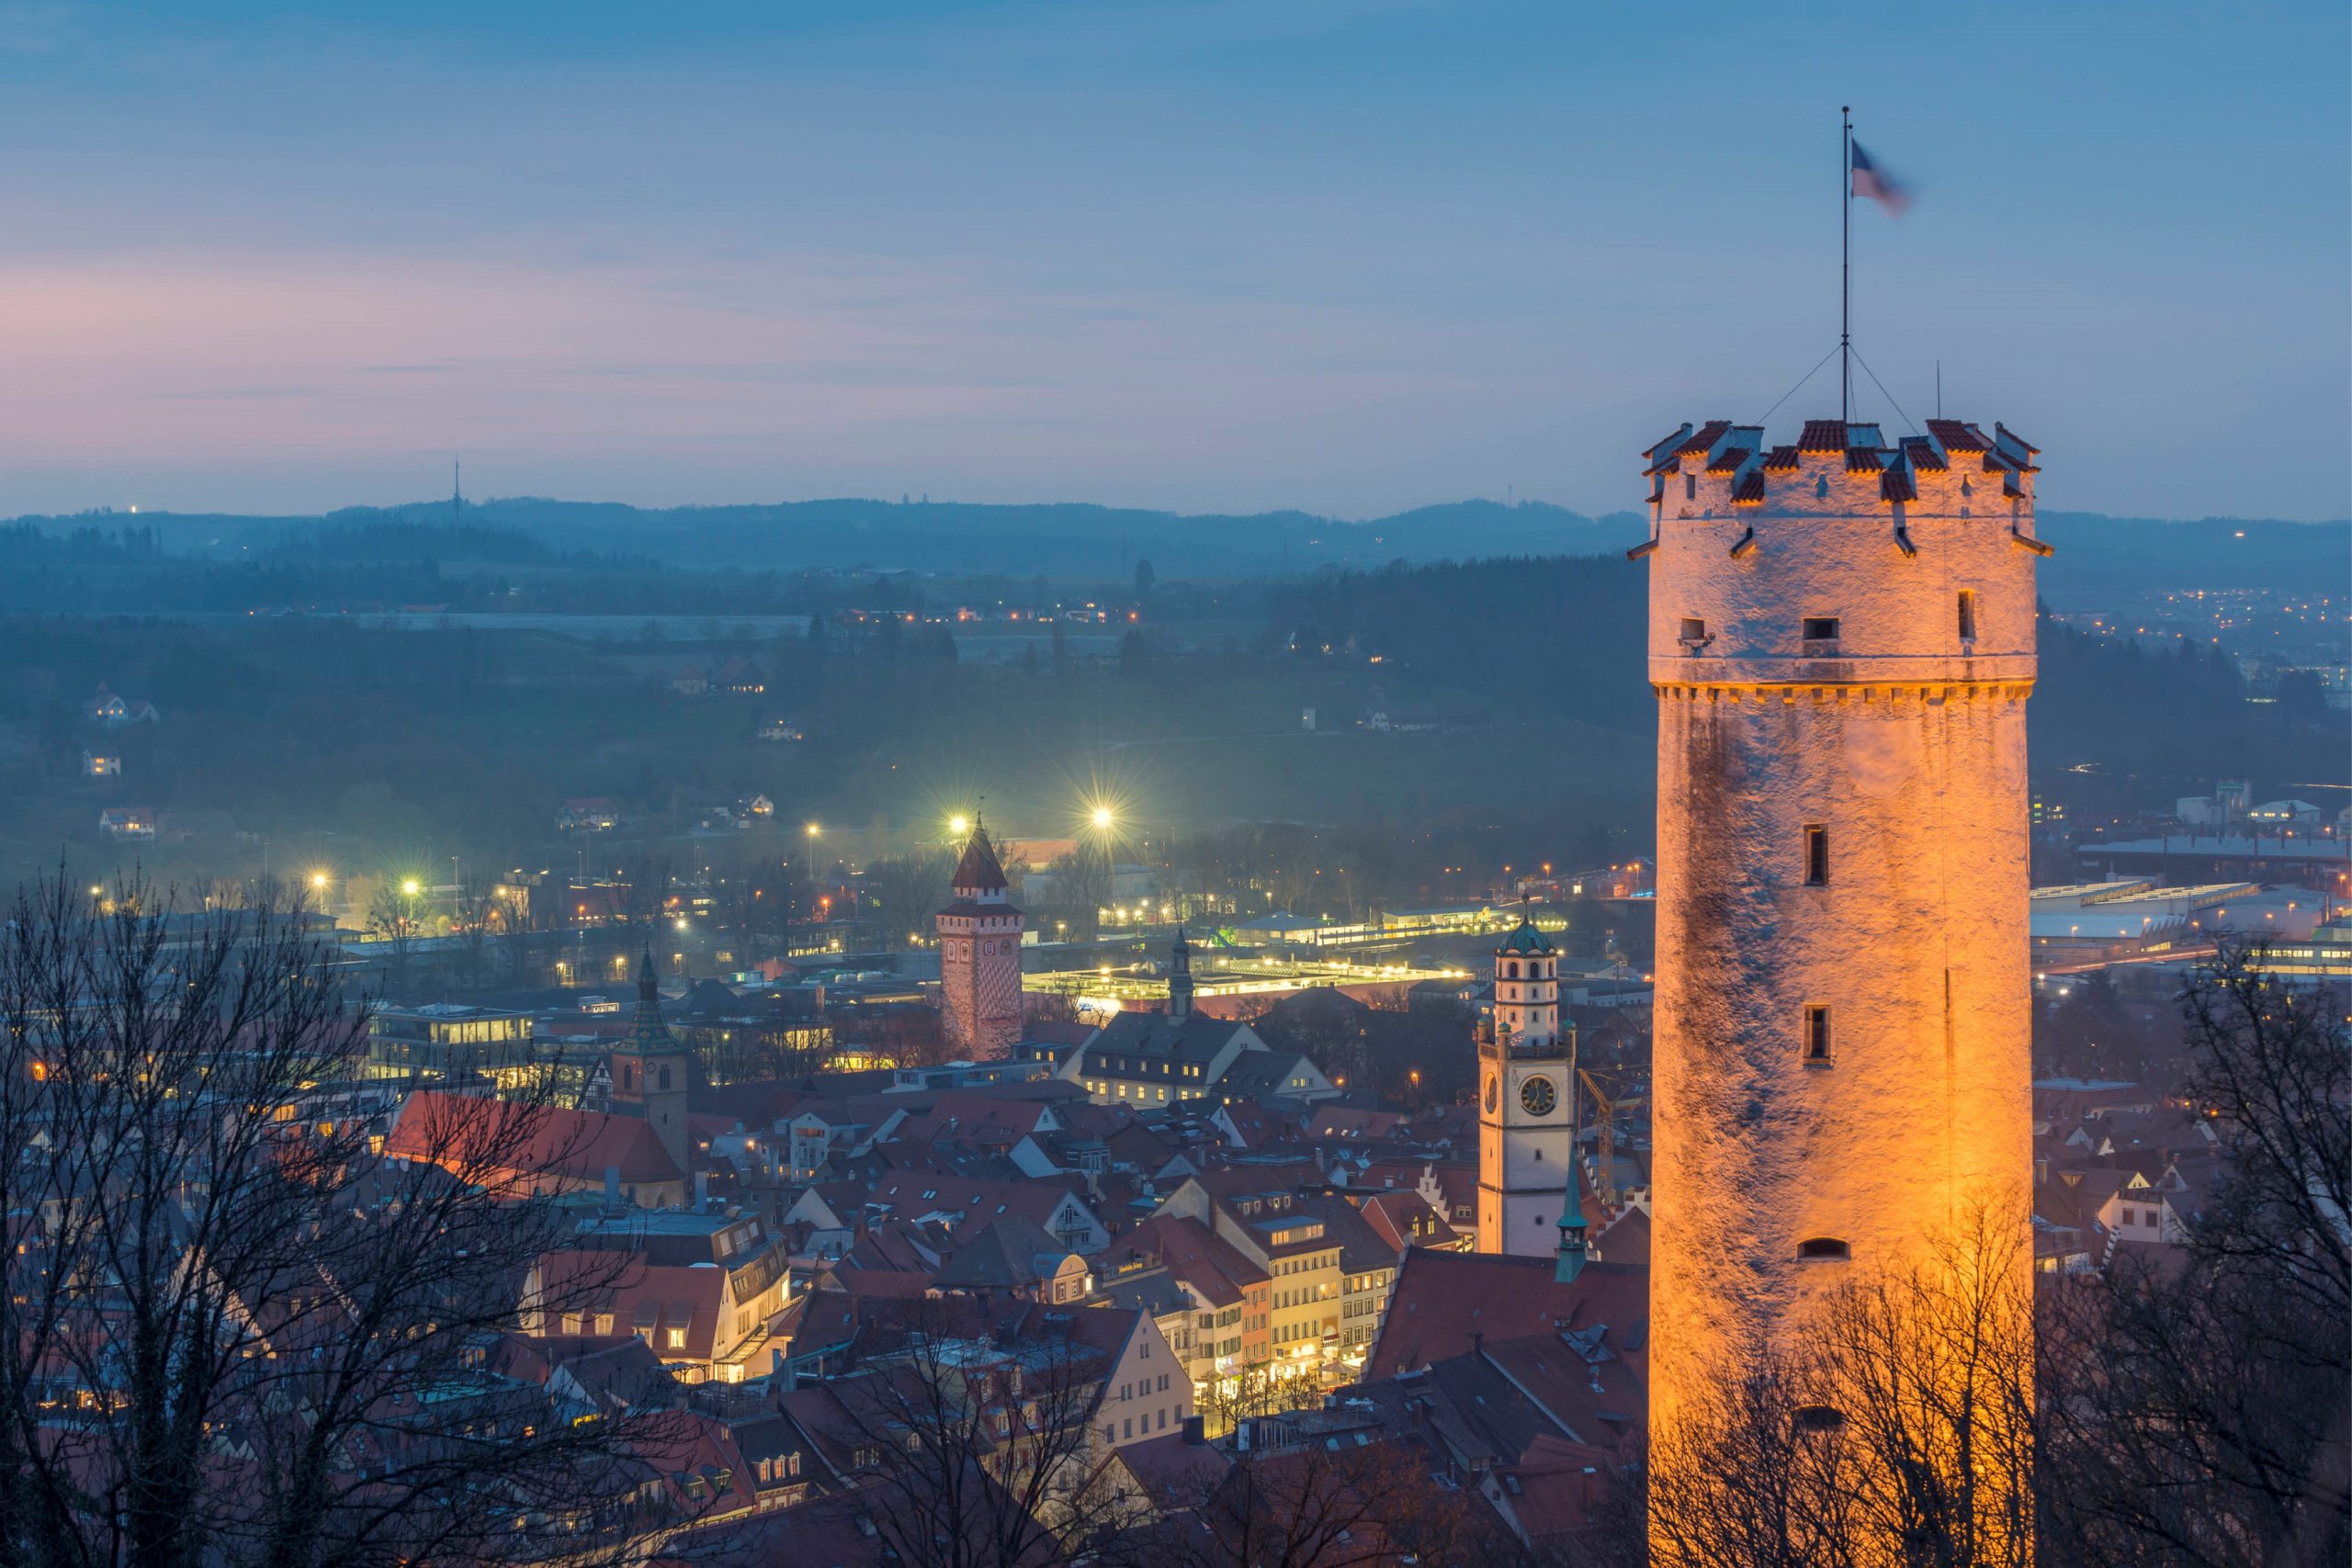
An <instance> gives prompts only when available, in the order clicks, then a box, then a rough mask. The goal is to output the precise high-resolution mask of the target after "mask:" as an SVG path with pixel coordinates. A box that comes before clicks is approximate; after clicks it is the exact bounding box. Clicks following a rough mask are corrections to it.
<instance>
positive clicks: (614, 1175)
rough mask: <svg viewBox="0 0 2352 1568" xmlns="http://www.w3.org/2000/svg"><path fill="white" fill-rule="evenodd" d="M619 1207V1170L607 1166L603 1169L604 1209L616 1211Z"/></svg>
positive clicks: (612, 1166) (616, 1167) (613, 1166)
mask: <svg viewBox="0 0 2352 1568" xmlns="http://www.w3.org/2000/svg"><path fill="white" fill-rule="evenodd" d="M620 1206H621V1168H620V1167H619V1166H616V1165H608V1166H606V1167H605V1208H607V1209H617V1208H619V1207H620Z"/></svg>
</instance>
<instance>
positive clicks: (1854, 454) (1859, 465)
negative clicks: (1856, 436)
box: [1846, 446, 1886, 474]
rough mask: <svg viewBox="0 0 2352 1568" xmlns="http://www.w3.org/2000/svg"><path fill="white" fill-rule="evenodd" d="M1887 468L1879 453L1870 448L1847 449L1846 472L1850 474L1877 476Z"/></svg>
mask: <svg viewBox="0 0 2352 1568" xmlns="http://www.w3.org/2000/svg"><path fill="white" fill-rule="evenodd" d="M1885 467H1886V464H1885V462H1884V461H1883V459H1881V458H1880V457H1879V455H1878V453H1877V452H1876V451H1875V450H1874V449H1872V448H1871V447H1868V446H1849V447H1847V448H1846V471H1847V472H1848V473H1849V474H1875V473H1877V472H1879V471H1880V470H1882V469H1883V468H1885Z"/></svg>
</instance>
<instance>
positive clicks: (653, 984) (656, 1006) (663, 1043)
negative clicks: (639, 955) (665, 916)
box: [628, 943, 678, 1055]
mask: <svg viewBox="0 0 2352 1568" xmlns="http://www.w3.org/2000/svg"><path fill="white" fill-rule="evenodd" d="M628 1043H629V1048H630V1049H631V1050H634V1051H636V1052H638V1053H639V1055H655V1054H658V1053H660V1052H663V1051H675V1050H676V1049H677V1048H678V1042H677V1039H676V1037H675V1036H673V1035H672V1034H671V1032H670V1025H669V1024H668V1022H667V1021H664V1020H663V1019H662V988H661V986H660V984H659V983H658V982H657V981H656V980H655V978H654V974H653V948H652V946H651V944H650V943H649V944H648V945H647V947H646V949H645V957H644V959H643V960H642V961H641V962H640V963H639V966H638V971H637V1015H636V1016H635V1017H634V1018H632V1019H630V1020H629V1026H628Z"/></svg>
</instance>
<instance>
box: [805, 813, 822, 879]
mask: <svg viewBox="0 0 2352 1568" xmlns="http://www.w3.org/2000/svg"><path fill="white" fill-rule="evenodd" d="M823 830H824V829H820V828H819V827H818V826H817V824H815V823H814V822H811V823H809V852H808V866H809V881H810V882H812V883H813V882H815V881H816V880H817V837H818V835H819V834H820V833H821V832H822V831H823Z"/></svg>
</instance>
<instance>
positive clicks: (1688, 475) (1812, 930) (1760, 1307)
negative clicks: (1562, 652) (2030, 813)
mask: <svg viewBox="0 0 2352 1568" xmlns="http://www.w3.org/2000/svg"><path fill="white" fill-rule="evenodd" d="M2034 453H2035V449H2034V448H2033V447H2032V446H2029V445H2028V444H2027V443H2025V442H2024V441H2023V440H2021V439H2019V438H2018V436H2017V435H2015V434H2012V433H2011V432H2009V431H2007V430H2006V429H2004V428H2002V427H2001V426H1999V425H1997V424H1996V425H1995V426H1994V434H1992V435H1990V436H1987V435H1986V434H1985V433H1984V432H1983V431H1982V430H1981V429H1980V428H1979V427H1977V426H1976V425H1974V424H1972V423H1966V422H1964V421H1961V420H1943V419H1938V420H1931V421H1929V422H1928V434H1925V435H1921V436H1912V437H1906V438H1905V439H1902V440H1900V441H1897V442H1892V443H1891V442H1888V441H1887V440H1885V439H1884V438H1883V436H1882V434H1881V433H1880V431H1879V429H1878V427H1877V426H1875V425H1869V424H1861V423H1847V422H1844V421H1840V420H1814V421H1810V422H1808V423H1806V424H1805V426H1804V433H1803V434H1802V436H1801V437H1800V438H1799V440H1798V441H1797V442H1796V443H1795V444H1794V445H1792V446H1767V445H1766V442H1765V439H1764V432H1763V430H1762V429H1761V428H1759V427H1756V426H1736V425H1733V424H1731V423H1728V422H1725V421H1716V422H1713V423H1709V424H1707V425H1705V426H1704V427H1703V428H1701V429H1699V430H1696V431H1693V430H1692V429H1691V427H1690V426H1688V425H1685V426H1684V427H1683V428H1682V430H1681V431H1679V432H1678V433H1677V434H1674V435H1672V436H1669V437H1668V439H1667V440H1665V441H1663V442H1661V443H1659V444H1658V445H1657V446H1655V447H1653V448H1652V449H1651V450H1650V452H1649V454H1648V456H1649V458H1650V466H1649V468H1648V470H1647V472H1648V477H1649V479H1651V482H1652V492H1651V497H1650V502H1651V508H1652V519H1653V529H1652V536H1651V539H1650V542H1649V543H1647V544H1645V545H1644V546H1642V547H1639V548H1638V549H1636V550H1634V552H1633V554H1634V556H1635V557H1636V558H1646V559H1647V561H1648V570H1649V595H1650V597H1649V678H1650V684H1651V686H1652V688H1653V689H1654V691H1655V692H1656V694H1657V708H1658V746H1657V917H1658V919H1657V1011H1656V1047H1657V1061H1656V1077H1655V1083H1654V1086H1653V1088H1654V1093H1655V1100H1654V1116H1655V1145H1654V1158H1655V1168H1654V1175H1653V1199H1654V1203H1653V1209H1652V1219H1653V1223H1654V1224H1655V1227H1656V1229H1655V1236H1656V1240H1655V1244H1654V1255H1653V1271H1652V1277H1651V1317H1652V1325H1651V1344H1652V1345H1653V1346H1654V1347H1655V1348H1654V1349H1653V1351H1652V1354H1651V1374H1652V1380H1653V1382H1652V1394H1651V1405H1650V1409H1651V1422H1652V1430H1653V1434H1654V1436H1655V1437H1656V1438H1658V1439H1660V1440H1663V1439H1665V1438H1667V1437H1668V1435H1669V1434H1670V1433H1671V1431H1672V1430H1673V1428H1674V1423H1675V1421H1676V1417H1677V1414H1678V1411H1687V1410H1689V1409H1690V1408H1691V1402H1692V1401H1693V1399H1694V1398H1695V1397H1696V1396H1697V1395H1698V1394H1699V1393H1700V1392H1701V1391H1702V1389H1704V1388H1706V1387H1708V1386H1709V1385H1710V1384H1711V1383H1712V1382H1714V1381H1715V1380H1716V1379H1717V1378H1718V1377H1719V1376H1720V1374H1721V1373H1722V1372H1723V1371H1724V1370H1725V1369H1729V1368H1736V1367H1737V1366H1739V1365H1740V1364H1741V1362H1742V1359H1743V1353H1744V1352H1745V1351H1747V1349H1749V1348H1756V1347H1771V1348H1781V1349H1793V1348H1800V1346H1801V1344H1802V1341H1803V1339H1804V1334H1805V1325H1806V1323H1807V1321H1808V1314H1810V1313H1811V1312H1813V1311H1814V1310H1815V1309H1816V1308H1817V1306H1818V1304H1819V1303H1820V1302H1821V1301H1822V1300H1823V1298H1824V1297H1825V1296H1826V1294H1827V1293H1828V1292H1830V1291H1832V1290H1833V1289H1834V1288H1835V1287H1836V1286H1837V1285H1838V1283H1840V1282H1841V1281H1843V1280H1849V1279H1853V1278H1856V1277H1858V1274H1859V1273H1860V1271H1862V1270H1867V1269H1873V1268H1877V1267H1883V1266H1884V1265H1886V1264H1888V1263H1890V1262H1894V1261H1898V1260H1900V1259H1902V1258H1905V1257H1916V1256H1917V1249H1918V1248H1919V1247H1920V1246H1921V1244H1922V1241H1923V1238H1925V1237H1927V1236H1928V1235H1933V1234H1934V1233H1936V1232H1938V1231H1944V1230H1949V1229H1951V1228H1954V1227H1957V1226H1958V1225H1960V1224H1962V1223H1963V1222H1965V1221H1966V1220H1967V1219H1968V1217H1969V1216H1970V1214H1971V1213H1973V1210H1974V1208H1975V1206H1977V1205H1980V1204H1983V1205H1991V1206H1992V1207H1991V1209H1990V1211H1989V1212H1990V1213H1992V1214H1994V1215H1996V1216H1997V1217H1998V1218H1999V1219H2000V1221H2001V1222H2002V1223H2003V1224H2005V1225H2006V1224H2010V1223H2011V1222H2013V1223H2014V1227H2015V1235H2016V1238H2017V1246H2018V1258H2017V1267H2018V1270H2019V1279H2020V1280H2024V1279H2025V1278H2026V1277H2027V1274H2026V1271H2027V1270H2029V1269H2030V1264H2031V1251H2030V1238H2029V1233H2028V1231H2027V1228H2026V1216H2027V1213H2028V1203H2029V1201H2030V1178H2031V1149H2030V1099H2029V1095H2030V1089H2029V1080H2030V1036H2031V1018H2030V1011H2031V989H2030V953H2029V943H2028V933H2027V920H2026V916H2027V890H2028V881H2027V826H2028V824H2027V798H2028V797H2027V793H2026V767H2025V761H2026V729H2025V705H2026V699H2027V697H2028V695H2029V694H2030V692H2031V691H2032V687H2033V680H2034V566H2035V562H2036V560H2037V559H2038V558H2040V557H2041V556H2042V555H2046V554H2048V553H2049V547H2048V546H2046V545H2044V544H2042V543H2041V542H2040V541H2039V540H2038V539H2036V538H2035V537H2034V534H2033V488H2034V477H2035V473H2036V471H2037V470H2036V468H2035V464H2034ZM2003 1234H2005V1235H2006V1234H2007V1233H2006V1232H2004V1233H2003Z"/></svg>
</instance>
